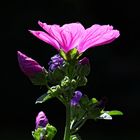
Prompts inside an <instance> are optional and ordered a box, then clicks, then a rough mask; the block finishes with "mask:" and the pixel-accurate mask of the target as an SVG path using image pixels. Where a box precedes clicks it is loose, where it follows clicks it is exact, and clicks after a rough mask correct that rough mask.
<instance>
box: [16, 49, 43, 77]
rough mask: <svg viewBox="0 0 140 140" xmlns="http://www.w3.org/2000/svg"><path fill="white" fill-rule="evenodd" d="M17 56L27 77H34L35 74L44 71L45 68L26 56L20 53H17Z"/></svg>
mask: <svg viewBox="0 0 140 140" xmlns="http://www.w3.org/2000/svg"><path fill="white" fill-rule="evenodd" d="M17 55H18V62H19V66H20V68H21V70H22V71H23V73H24V74H25V75H26V76H28V77H32V76H34V75H35V74H37V73H41V72H43V71H44V68H43V67H41V66H40V65H39V64H38V62H36V61H35V60H33V59H32V58H30V57H28V56H26V55H25V54H23V53H21V52H20V51H18V52H17Z"/></svg>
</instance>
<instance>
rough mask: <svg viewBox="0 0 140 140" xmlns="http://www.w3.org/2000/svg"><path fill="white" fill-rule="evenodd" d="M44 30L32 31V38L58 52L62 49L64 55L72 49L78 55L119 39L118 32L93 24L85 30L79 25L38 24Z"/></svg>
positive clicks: (108, 26) (106, 26) (109, 27)
mask: <svg viewBox="0 0 140 140" xmlns="http://www.w3.org/2000/svg"><path fill="white" fill-rule="evenodd" d="M38 24H39V25H40V26H41V27H42V28H43V29H44V30H45V32H44V31H32V30H29V31H30V32H31V33H32V34H33V35H34V36H36V37H37V38H39V39H41V40H43V41H44V42H46V43H48V44H50V45H52V46H53V47H55V48H56V49H57V50H58V51H59V50H60V49H62V50H63V51H64V52H65V53H67V52H68V51H70V50H71V49H73V48H77V50H78V52H79V53H83V52H84V51H86V50H87V49H88V48H91V47H95V46H101V45H104V44H108V43H110V42H112V41H113V40H115V39H116V38H117V37H119V35H120V34H119V31H118V30H114V29H113V27H112V26H110V25H98V24H95V25H93V26H91V27H90V28H87V29H85V28H84V27H83V26H82V24H80V23H70V24H65V25H63V26H62V27H60V26H59V25H47V24H46V23H42V22H40V21H39V22H38Z"/></svg>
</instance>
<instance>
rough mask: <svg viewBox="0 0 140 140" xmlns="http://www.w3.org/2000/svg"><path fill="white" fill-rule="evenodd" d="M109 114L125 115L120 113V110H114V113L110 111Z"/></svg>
mask: <svg viewBox="0 0 140 140" xmlns="http://www.w3.org/2000/svg"><path fill="white" fill-rule="evenodd" d="M108 114H109V115H111V116H113V115H123V112H121V111H118V110H112V111H108Z"/></svg>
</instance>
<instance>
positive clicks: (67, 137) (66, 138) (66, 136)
mask: <svg viewBox="0 0 140 140" xmlns="http://www.w3.org/2000/svg"><path fill="white" fill-rule="evenodd" d="M70 108H71V107H70V103H67V104H66V126H65V133H64V139H63V140H70V113H71V109H70Z"/></svg>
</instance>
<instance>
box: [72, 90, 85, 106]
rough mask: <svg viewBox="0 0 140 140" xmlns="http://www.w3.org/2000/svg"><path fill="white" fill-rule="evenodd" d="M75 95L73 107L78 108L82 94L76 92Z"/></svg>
mask: <svg viewBox="0 0 140 140" xmlns="http://www.w3.org/2000/svg"><path fill="white" fill-rule="evenodd" d="M74 94H75V95H74V96H73V98H72V99H71V106H76V105H77V104H78V103H79V101H80V99H81V97H82V93H81V92H80V91H75V92H74Z"/></svg>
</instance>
